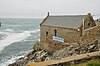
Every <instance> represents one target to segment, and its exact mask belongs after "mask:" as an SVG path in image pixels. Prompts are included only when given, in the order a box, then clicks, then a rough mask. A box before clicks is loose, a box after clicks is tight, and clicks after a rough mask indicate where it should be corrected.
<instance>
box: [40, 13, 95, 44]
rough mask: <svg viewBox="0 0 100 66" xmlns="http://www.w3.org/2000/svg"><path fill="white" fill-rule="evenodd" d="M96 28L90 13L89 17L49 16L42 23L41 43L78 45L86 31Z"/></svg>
mask: <svg viewBox="0 0 100 66" xmlns="http://www.w3.org/2000/svg"><path fill="white" fill-rule="evenodd" d="M94 26H96V23H95V21H94V19H93V17H92V15H91V14H90V13H88V14H87V15H49V13H48V15H47V17H46V18H45V19H44V20H43V21H42V22H41V23H40V43H42V44H43V43H45V44H55V42H58V43H77V42H78V41H79V39H80V37H81V36H83V35H84V30H86V29H88V28H91V27H94Z"/></svg>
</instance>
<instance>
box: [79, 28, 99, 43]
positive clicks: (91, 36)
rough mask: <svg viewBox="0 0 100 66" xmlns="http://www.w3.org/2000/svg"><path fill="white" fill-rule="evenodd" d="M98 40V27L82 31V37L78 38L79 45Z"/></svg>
mask: <svg viewBox="0 0 100 66" xmlns="http://www.w3.org/2000/svg"><path fill="white" fill-rule="evenodd" d="M98 39H100V26H95V27H92V28H88V29H86V30H84V35H83V36H82V37H80V44H88V43H91V42H92V41H94V40H98Z"/></svg>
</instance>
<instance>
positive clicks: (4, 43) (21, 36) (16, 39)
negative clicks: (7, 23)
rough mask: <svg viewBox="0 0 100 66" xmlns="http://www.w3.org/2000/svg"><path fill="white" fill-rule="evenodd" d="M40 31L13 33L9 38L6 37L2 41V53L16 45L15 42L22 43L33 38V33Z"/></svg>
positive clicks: (0, 41)
mask: <svg viewBox="0 0 100 66" xmlns="http://www.w3.org/2000/svg"><path fill="white" fill-rule="evenodd" d="M38 31H40V30H34V31H24V32H22V33H13V34H10V35H8V36H6V37H5V38H4V39H3V40H0V51H2V50H3V49H4V48H5V47H6V46H8V45H10V44H12V43H14V42H20V41H22V40H24V39H26V38H28V37H30V36H31V33H36V32H38Z"/></svg>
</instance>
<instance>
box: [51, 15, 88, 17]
mask: <svg viewBox="0 0 100 66" xmlns="http://www.w3.org/2000/svg"><path fill="white" fill-rule="evenodd" d="M77 16H86V15H49V17H77Z"/></svg>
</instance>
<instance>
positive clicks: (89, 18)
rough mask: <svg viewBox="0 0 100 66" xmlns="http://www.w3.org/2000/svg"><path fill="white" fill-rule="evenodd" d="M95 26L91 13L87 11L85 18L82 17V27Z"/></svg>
mask: <svg viewBox="0 0 100 66" xmlns="http://www.w3.org/2000/svg"><path fill="white" fill-rule="evenodd" d="M94 26H96V23H95V21H94V19H93V17H92V15H91V14H90V13H88V14H87V15H86V16H85V18H84V25H83V27H84V29H88V28H91V27H94Z"/></svg>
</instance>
